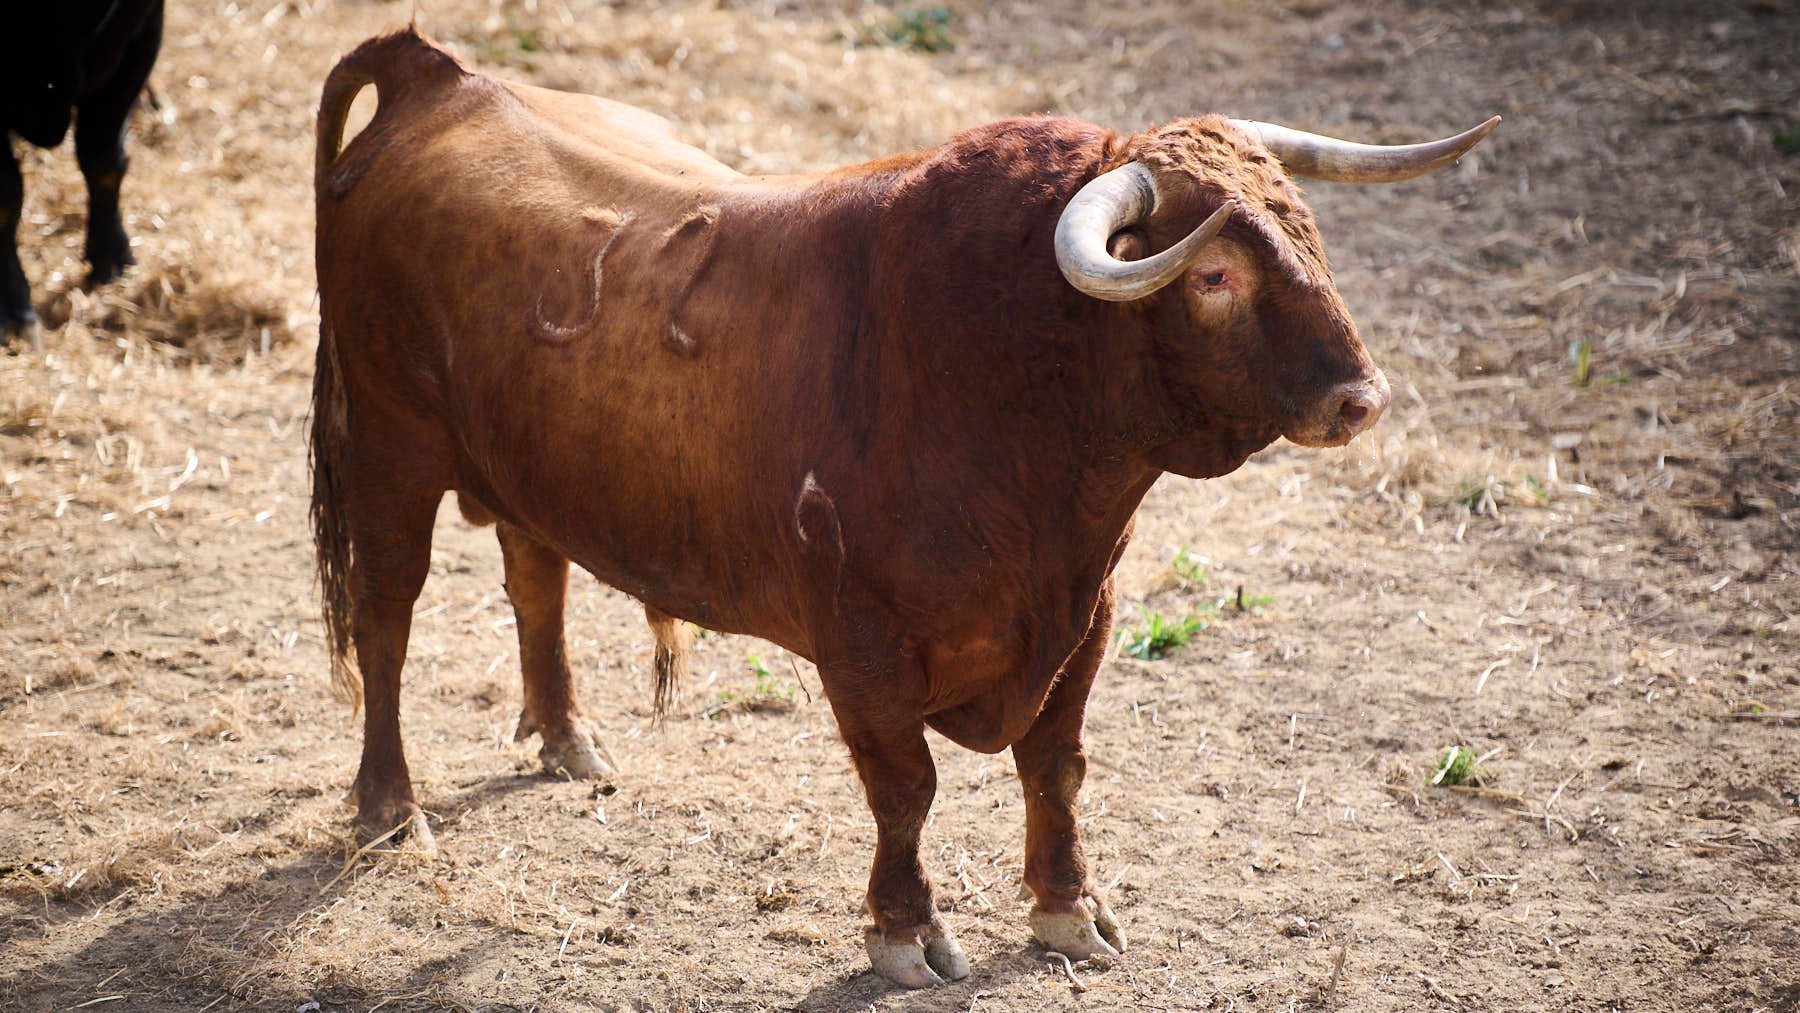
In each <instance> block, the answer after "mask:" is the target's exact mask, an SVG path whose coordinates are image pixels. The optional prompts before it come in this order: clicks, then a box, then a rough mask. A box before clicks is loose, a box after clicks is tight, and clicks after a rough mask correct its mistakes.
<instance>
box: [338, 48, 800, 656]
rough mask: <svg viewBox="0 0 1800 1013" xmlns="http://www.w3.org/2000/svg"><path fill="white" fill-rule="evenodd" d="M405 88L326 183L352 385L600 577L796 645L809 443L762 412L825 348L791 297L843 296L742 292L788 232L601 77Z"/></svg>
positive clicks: (458, 484)
mask: <svg viewBox="0 0 1800 1013" xmlns="http://www.w3.org/2000/svg"><path fill="white" fill-rule="evenodd" d="M389 91H390V92H391V93H392V94H393V96H394V97H395V98H396V101H394V102H393V103H392V104H391V105H390V106H388V107H387V108H385V109H382V110H378V112H377V114H376V117H375V120H374V121H372V122H371V124H370V126H369V127H368V128H367V129H366V130H365V131H364V132H363V134H361V135H359V136H358V137H357V139H356V140H354V141H353V142H352V143H351V144H350V145H349V146H348V147H347V148H346V149H345V151H344V152H343V154H342V156H341V157H340V158H339V159H337V160H336V162H337V163H338V164H334V165H333V166H331V167H330V169H329V170H325V171H327V172H329V173H330V174H332V177H331V178H330V179H328V180H327V182H326V183H325V184H323V185H321V187H320V198H319V199H320V206H319V259H320V262H319V280H320V291H321V298H322V312H323V315H324V318H325V325H326V327H327V328H328V329H329V331H330V332H331V333H332V334H333V336H334V337H333V340H334V341H335V342H336V344H337V357H338V360H339V361H340V363H341V365H342V369H343V371H344V374H345V380H346V388H347V389H348V390H349V391H350V392H351V396H352V397H358V396H360V397H361V398H363V399H364V400H365V401H366V402H368V403H369V404H371V405H379V406H380V410H381V411H385V412H389V413H403V414H405V415H406V416H408V418H409V420H410V421H411V422H412V423H415V424H417V423H423V424H425V425H427V426H429V427H430V428H432V429H434V430H435V431H436V433H437V434H438V437H439V439H438V440H437V441H435V444H436V445H435V448H434V449H433V452H435V453H437V454H439V455H441V456H442V457H443V460H442V461H441V462H440V464H441V466H442V468H443V469H444V470H445V472H447V473H448V474H449V475H450V476H451V478H450V480H449V481H450V484H451V485H452V486H453V487H454V488H457V489H459V490H461V491H463V492H464V493H466V494H469V495H472V496H475V497H476V498H478V499H480V500H481V501H482V502H483V505H485V506H486V507H488V509H489V510H491V511H492V512H494V513H496V514H497V515H499V516H500V517H502V518H505V519H507V520H509V521H512V522H514V523H518V524H520V525H521V526H523V527H525V528H526V529H527V530H531V531H534V532H535V533H537V534H538V535H539V536H540V537H542V538H544V539H545V540H546V541H549V542H551V543H552V544H554V545H556V546H557V547H558V548H559V549H561V550H562V551H564V552H565V553H566V554H568V555H569V556H570V557H571V558H573V559H575V560H576V561H577V562H578V563H580V564H581V565H583V566H584V567H586V568H587V569H589V570H591V571H593V572H594V573H595V574H596V575H597V576H599V577H600V578H601V579H603V580H606V581H607V582H609V583H612V584H614V585H615V586H618V587H621V588H622V589H624V590H626V591H628V592H630V593H633V594H635V595H637V596H639V597H641V598H644V599H645V600H647V601H650V602H651V603H652V604H655V605H657V606H658V607H660V608H662V609H664V610H665V611H668V612H671V613H673V614H676V615H680V616H684V617H687V618H692V619H695V620H697V621H702V622H706V623H708V624H709V625H712V626H714V627H717V628H724V629H734V628H736V629H744V630H754V631H755V632H759V633H761V634H762V635H764V636H770V637H772V638H774V639H778V640H783V641H785V642H789V643H790V645H796V644H799V643H800V642H801V641H800V637H799V634H798V631H797V628H795V627H794V624H793V623H792V622H791V621H787V620H786V617H785V614H784V609H790V608H791V602H792V599H793V595H794V589H793V587H792V586H791V584H792V583H793V582H794V580H797V579H798V578H799V575H798V574H793V573H791V568H792V565H791V564H792V561H791V560H789V559H787V558H785V557H786V555H787V553H788V550H789V548H791V543H792V530H791V524H788V523H784V522H785V520H786V518H787V515H788V514H790V513H791V512H792V503H791V502H790V500H791V497H792V494H793V493H794V492H797V491H798V488H799V485H800V480H801V477H802V474H801V471H802V469H803V468H804V466H805V465H806V463H807V458H808V456H809V451H808V449H807V448H806V447H804V446H802V445H800V444H799V442H798V441H797V440H796V434H795V433H793V432H792V431H783V430H782V427H779V426H770V425H768V421H769V417H770V416H774V417H782V416H784V415H785V416H790V417H791V416H792V415H793V413H794V412H795V411H796V410H799V409H798V406H797V404H796V402H800V401H804V400H806V399H807V398H808V397H809V396H810V395H811V389H812V388H815V387H816V386H817V384H816V383H814V382H811V381H809V380H808V379H807V375H806V374H808V372H809V371H812V372H816V371H817V370H818V369H819V368H820V366H819V365H818V364H817V362H816V361H814V360H817V361H824V357H820V356H808V355H806V354H804V352H805V350H804V349H802V348H800V347H798V346H797V344H796V338H795V335H796V334H799V333H803V332H807V331H809V330H811V329H810V328H806V327H800V328H798V329H796V327H795V326H794V324H795V321H794V320H793V319H791V317H792V315H794V314H796V313H798V314H800V315H802V316H805V315H806V314H808V313H811V314H813V315H815V316H817V315H821V314H822V315H826V316H829V315H830V314H832V313H833V312H836V311H835V310H833V308H832V307H831V306H829V305H823V304H822V305H818V306H815V307H812V308H811V309H809V308H807V307H805V306H804V305H795V304H789V305H785V306H778V307H777V306H771V305H770V304H769V303H768V302H767V301H756V300H744V301H740V300H734V299H731V298H729V296H730V295H731V292H730V291H729V290H730V289H732V288H733V287H734V286H741V285H743V284H756V283H758V282H757V281H756V280H755V279H754V278H753V277H751V276H749V275H747V274H746V273H745V271H746V270H747V269H749V270H754V269H755V268H751V267H749V265H750V264H751V263H752V262H759V264H760V267H761V268H762V269H764V270H767V269H769V268H771V267H772V265H771V263H770V258H772V257H779V256H781V255H782V254H781V250H782V249H783V248H784V247H785V244H782V243H780V242H778V241H774V240H770V239H768V238H766V237H764V236H761V235H760V234H751V235H748V236H746V235H745V233H746V232H747V231H748V232H750V233H755V232H756V230H755V227H754V224H755V223H754V221H752V222H751V223H750V228H748V229H746V228H742V227H738V228H734V224H736V225H740V226H741V225H743V224H744V223H743V222H736V223H734V221H733V220H732V219H733V218H734V216H738V215H742V214H746V212H743V211H742V210H741V209H739V208H738V207H737V206H736V205H735V204H734V203H733V202H732V200H731V199H729V197H728V196H725V195H722V194H721V192H720V191H721V190H729V189H730V188H731V187H732V186H734V180H735V179H737V174H736V173H733V172H732V171H731V170H729V169H728V168H726V167H724V166H723V165H721V164H719V163H717V162H716V161H713V160H712V159H710V158H708V157H707V156H705V155H704V154H703V153H700V152H698V151H696V150H694V149H691V148H687V147H686V146H684V145H681V144H680V142H679V141H678V140H677V139H676V138H675V137H674V135H673V131H672V130H671V129H669V128H668V127H667V124H666V121H661V120H660V118H656V117H652V116H651V115H650V114H647V113H641V112H639V111H637V110H631V109H630V108H629V107H625V106H620V105H618V104H616V103H606V102H604V101H597V100H594V99H592V98H590V97H587V96H577V95H568V94H564V93H557V92H548V91H545V90H543V89H535V88H525V87H521V86H515V85H503V84H500V83H498V82H494V81H492V80H489V79H486V78H481V77H478V76H475V75H466V74H464V75H460V76H457V77H455V78H453V79H452V78H443V79H440V80H437V81H434V82H432V83H431V85H430V87H429V88H426V87H414V88H412V89H410V90H409V89H403V88H390V89H389ZM659 123H660V124H661V125H660V126H659ZM340 165H349V166H353V167H354V176H353V178H350V177H345V179H346V180H347V182H346V183H344V184H342V185H334V183H333V180H335V179H336V178H337V177H336V175H335V174H337V173H339V172H341V169H340ZM322 178H323V177H322ZM726 234H730V235H731V236H732V238H728V239H725V238H722V236H725V235H726ZM740 294H741V293H740ZM802 301H803V300H802ZM746 303H747V304H749V305H750V306H751V308H750V309H749V310H748V311H746V310H744V309H742V308H741V307H742V306H743V305H744V304H746ZM777 313H779V314H783V315H785V316H787V317H789V319H785V320H784V319H778V318H777V316H776V314H777ZM821 326H822V327H823V329H824V330H825V331H827V332H829V331H830V330H831V328H832V326H833V325H832V324H831V323H829V322H822V323H821ZM772 375H773V376H779V377H780V378H781V380H782V383H781V384H780V385H779V387H778V388H776V389H775V390H778V391H779V393H777V392H775V390H772V389H771V388H770V387H769V386H768V380H769V379H770V377H771V376H772ZM353 414H354V413H353ZM365 414H369V413H365ZM410 447H411V448H412V449H405V448H398V447H397V448H396V450H397V451H401V450H403V449H404V450H405V452H418V447H417V444H416V443H414V444H410ZM790 485H791V486H793V487H794V488H793V489H792V490H789V489H788V488H787V487H788V486H790ZM790 578H793V579H790Z"/></svg>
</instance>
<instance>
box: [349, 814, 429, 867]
mask: <svg viewBox="0 0 1800 1013" xmlns="http://www.w3.org/2000/svg"><path fill="white" fill-rule="evenodd" d="M408 809H409V810H410V811H401V812H397V813H389V814H387V815H383V816H376V817H362V816H359V817H357V820H356V826H357V828H358V829H359V830H360V831H361V832H362V834H363V835H364V836H365V837H367V838H368V841H367V843H365V844H364V845H363V848H362V850H364V851H368V852H376V851H392V852H394V853H395V854H401V855H417V856H419V857H421V858H436V857H437V837H435V836H434V835H433V834H432V832H431V826H430V824H428V823H426V822H425V814H424V813H423V812H421V811H420V810H419V807H418V806H410V807H408Z"/></svg>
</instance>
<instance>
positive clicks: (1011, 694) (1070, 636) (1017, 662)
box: [918, 604, 1106, 753]
mask: <svg viewBox="0 0 1800 1013" xmlns="http://www.w3.org/2000/svg"><path fill="white" fill-rule="evenodd" d="M1092 612H1093V609H1092V605H1091V604H1090V606H1089V609H1088V613H1089V615H1090V619H1089V621H1087V622H1083V623H1078V624H1076V623H1058V622H1046V621H1045V620H1044V619H1043V618H1042V617H1040V616H1030V617H1021V618H1019V619H1016V620H1014V621H1013V622H1009V623H1004V624H1001V627H1002V628H1000V629H993V628H991V627H990V628H988V629H983V630H981V631H979V632H976V631H970V632H965V633H963V634H962V635H955V636H946V637H941V638H938V639H934V640H932V641H931V642H929V643H926V644H923V645H921V647H920V650H919V652H918V659H919V663H920V667H921V668H922V669H923V674H924V679H925V684H926V706H925V714H926V721H927V722H928V723H929V724H930V725H931V726H932V727H933V728H935V729H937V730H938V731H939V732H941V733H942V734H943V735H944V736H945V737H947V738H949V739H950V740H952V741H954V742H956V743H957V744H958V745H961V746H964V747H965V748H968V749H974V750H978V751H981V752H989V753H992V752H999V751H1000V750H1002V749H1005V748H1007V747H1008V746H1010V745H1012V744H1013V743H1014V742H1017V741H1018V740H1019V739H1020V738H1022V737H1024V735H1025V733H1026V732H1027V731H1029V730H1030V728H1031V726H1032V724H1033V722H1035V721H1036V720H1037V716H1038V713H1039V712H1040V711H1041V710H1042V709H1043V706H1044V700H1045V698H1046V697H1047V696H1048V695H1049V693H1050V689H1051V687H1052V686H1053V685H1055V682H1056V678H1057V675H1058V673H1060V672H1061V671H1062V669H1063V665H1064V663H1065V662H1067V661H1068V659H1069V658H1070V656H1071V655H1072V654H1073V653H1074V652H1075V650H1076V648H1077V647H1079V646H1080V645H1081V643H1082V642H1083V640H1084V639H1085V638H1087V637H1090V636H1099V637H1105V636H1106V631H1105V630H1103V629H1102V630H1098V631H1097V632H1096V631H1095V629H1094V628H1093V627H1094V624H1093V622H1092V620H1091V615H1092Z"/></svg>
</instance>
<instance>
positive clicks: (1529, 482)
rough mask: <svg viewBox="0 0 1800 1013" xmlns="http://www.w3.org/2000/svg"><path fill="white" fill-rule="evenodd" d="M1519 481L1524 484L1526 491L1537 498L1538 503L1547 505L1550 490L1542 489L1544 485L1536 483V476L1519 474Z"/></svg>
mask: <svg viewBox="0 0 1800 1013" xmlns="http://www.w3.org/2000/svg"><path fill="white" fill-rule="evenodd" d="M1519 479H1520V481H1522V482H1524V484H1525V488H1526V490H1527V491H1529V492H1530V493H1531V494H1532V495H1533V496H1535V497H1537V499H1538V500H1539V502H1543V503H1548V502H1549V501H1550V490H1548V489H1546V488H1544V483H1542V482H1540V481H1538V477H1537V476H1536V475H1527V474H1523V473H1521V474H1520V475H1519Z"/></svg>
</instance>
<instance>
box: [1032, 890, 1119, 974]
mask: <svg viewBox="0 0 1800 1013" xmlns="http://www.w3.org/2000/svg"><path fill="white" fill-rule="evenodd" d="M1027 921H1028V922H1029V923H1030V925H1031V934H1032V935H1033V936H1035V937H1036V938H1037V941H1038V944H1039V945H1041V946H1043V948H1044V949H1046V950H1054V951H1056V952H1057V953H1060V954H1062V955H1063V956H1065V957H1068V958H1069V959H1070V960H1086V959H1088V958H1089V957H1092V956H1097V955H1104V956H1108V957H1116V956H1118V955H1119V954H1121V953H1123V952H1125V933H1124V931H1123V930H1122V929H1120V927H1119V919H1118V916H1116V915H1114V914H1113V912H1112V908H1110V907H1107V906H1106V902H1105V901H1103V900H1101V899H1099V898H1097V897H1092V896H1089V897H1083V898H1082V899H1081V900H1080V901H1078V902H1077V903H1076V910H1074V911H1056V912H1051V911H1045V910H1043V909H1042V908H1041V907H1034V908H1032V911H1031V914H1030V916H1029V917H1028V918H1027Z"/></svg>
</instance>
